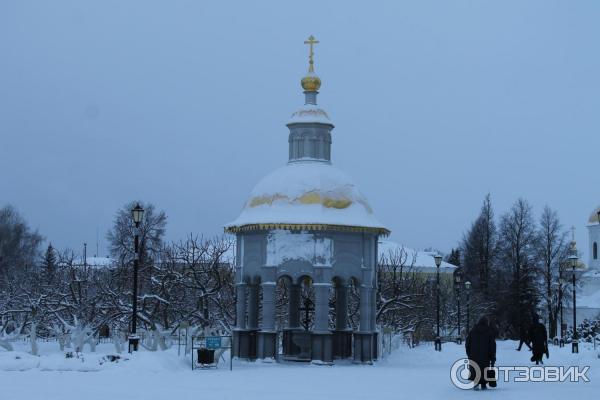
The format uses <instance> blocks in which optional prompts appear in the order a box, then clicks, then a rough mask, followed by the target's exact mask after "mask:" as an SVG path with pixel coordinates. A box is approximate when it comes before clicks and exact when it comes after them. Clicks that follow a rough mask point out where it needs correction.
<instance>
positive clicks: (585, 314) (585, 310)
mask: <svg viewBox="0 0 600 400" xmlns="http://www.w3.org/2000/svg"><path fill="white" fill-rule="evenodd" d="M599 218H600V207H597V208H596V209H595V210H594V212H593V213H592V214H591V215H590V217H589V218H588V222H587V229H588V254H589V258H588V264H587V268H585V269H584V270H583V271H582V272H581V275H580V277H579V280H580V286H579V287H578V288H577V323H578V324H579V323H580V322H581V321H583V320H584V319H586V318H587V319H597V318H600V254H599V249H598V247H600V221H599ZM568 323H569V325H571V323H570V320H569V322H568Z"/></svg>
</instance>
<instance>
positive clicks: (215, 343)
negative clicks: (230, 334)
mask: <svg viewBox="0 0 600 400" xmlns="http://www.w3.org/2000/svg"><path fill="white" fill-rule="evenodd" d="M206 348H207V349H209V350H216V349H220V348H221V336H208V337H207V338H206Z"/></svg>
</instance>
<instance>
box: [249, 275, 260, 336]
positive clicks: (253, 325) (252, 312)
mask: <svg viewBox="0 0 600 400" xmlns="http://www.w3.org/2000/svg"><path fill="white" fill-rule="evenodd" d="M257 329H258V284H255V283H254V284H250V285H248V330H257Z"/></svg>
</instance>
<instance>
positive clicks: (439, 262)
mask: <svg viewBox="0 0 600 400" xmlns="http://www.w3.org/2000/svg"><path fill="white" fill-rule="evenodd" d="M433 258H434V259H435V266H436V271H437V273H436V280H437V282H436V303H437V318H436V320H437V323H436V325H437V336H436V338H435V350H436V351H442V339H441V338H440V265H442V256H441V255H439V254H436V255H435V256H433Z"/></svg>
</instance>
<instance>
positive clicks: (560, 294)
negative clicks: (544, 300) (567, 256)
mask: <svg viewBox="0 0 600 400" xmlns="http://www.w3.org/2000/svg"><path fill="white" fill-rule="evenodd" d="M560 268H561V270H560V271H559V273H560V277H559V278H558V306H559V307H560V341H559V346H560V347H563V346H564V345H565V337H564V336H565V332H564V329H563V326H564V321H563V288H564V286H565V278H563V276H562V266H561V267H560Z"/></svg>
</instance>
